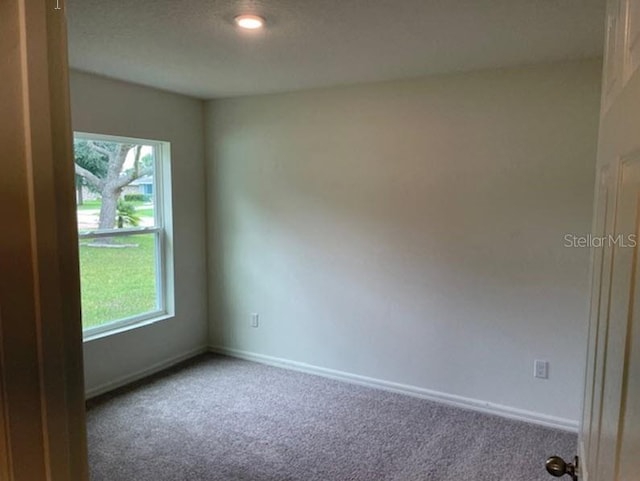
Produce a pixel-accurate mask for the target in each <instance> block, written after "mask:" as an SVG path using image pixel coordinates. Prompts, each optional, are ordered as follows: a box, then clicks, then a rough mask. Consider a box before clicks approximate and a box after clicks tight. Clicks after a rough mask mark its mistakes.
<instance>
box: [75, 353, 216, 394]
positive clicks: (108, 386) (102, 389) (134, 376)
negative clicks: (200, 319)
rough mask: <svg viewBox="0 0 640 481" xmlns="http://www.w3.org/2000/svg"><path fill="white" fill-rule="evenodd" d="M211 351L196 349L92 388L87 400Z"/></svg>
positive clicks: (87, 391) (88, 392)
mask: <svg viewBox="0 0 640 481" xmlns="http://www.w3.org/2000/svg"><path fill="white" fill-rule="evenodd" d="M207 351H209V348H207V347H206V346H202V347H198V348H196V349H191V350H190V351H187V352H185V353H183V354H180V355H178V356H174V357H172V358H170V359H166V360H164V361H162V362H158V363H156V364H153V365H151V366H149V367H147V368H145V369H141V370H139V371H136V372H134V373H131V374H127V375H126V376H122V377H119V378H117V379H114V380H113V381H109V382H106V383H104V384H100V385H99V386H95V387H92V388H91V389H87V390H86V391H85V398H86V399H91V398H92V397H96V396H99V395H100V394H104V393H106V392H109V391H113V390H114V389H117V388H119V387H122V386H126V385H127V384H131V383H132V382H135V381H138V380H140V379H143V378H145V377H147V376H151V375H152V374H155V373H157V372H160V371H163V370H165V369H168V368H170V367H171V366H174V365H176V364H179V363H181V362H182V361H186V360H187V359H190V358H192V357H195V356H197V355H199V354H204V353H205V352H207Z"/></svg>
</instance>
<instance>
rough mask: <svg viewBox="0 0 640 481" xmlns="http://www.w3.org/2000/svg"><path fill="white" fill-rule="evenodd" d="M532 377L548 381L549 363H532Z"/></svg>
mask: <svg viewBox="0 0 640 481" xmlns="http://www.w3.org/2000/svg"><path fill="white" fill-rule="evenodd" d="M533 377H537V378H539V379H549V362H548V361H540V360H539V359H536V360H535V361H534V362H533Z"/></svg>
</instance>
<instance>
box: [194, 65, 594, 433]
mask: <svg viewBox="0 0 640 481" xmlns="http://www.w3.org/2000/svg"><path fill="white" fill-rule="evenodd" d="M600 68H601V66H600V61H598V60H594V61H582V62H573V63H564V64H551V65H543V66H534V67H528V68H519V69H509V70H494V71H483V72H478V73H471V74H460V75H450V76H442V77H433V78H427V79H421V80H411V81H396V82H386V83H378V84H369V85H360V86H352V87H343V88H333V89H323V90H313V91H306V92H297V93H289V94H278V95H265V96H255V97H245V98H233V99H225V100H219V101H212V102H209V103H208V104H207V107H206V139H207V156H208V159H207V162H208V168H207V172H208V193H209V195H208V216H209V228H210V231H209V235H210V237H209V249H210V250H209V262H210V277H209V280H210V284H209V289H210V291H209V294H210V328H211V333H210V336H211V343H212V345H217V346H223V347H225V348H228V349H236V350H240V351H245V352H249V353H256V354H260V355H266V356H274V357H276V358H280V359H285V360H293V361H297V362H303V363H308V364H311V365H313V366H320V367H323V368H328V369H335V370H339V371H345V372H347V373H353V374H357V375H362V376H368V377H372V378H376V379H380V380H385V381H393V382H396V383H402V384H406V385H410V386H416V387H419V388H425V389H430V390H435V391H437V392H441V393H447V394H450V395H456V396H462V397H463V398H466V399H472V400H479V401H481V402H488V403H493V404H499V405H503V406H506V407H508V408H515V409H520V410H526V411H531V412H534V413H537V414H541V415H543V416H553V417H558V418H562V419H563V420H565V421H568V422H569V423H572V422H577V420H578V418H579V410H580V402H581V397H582V383H583V371H584V357H585V354H584V350H585V345H586V326H587V314H588V312H587V304H588V302H587V297H588V279H587V277H588V263H589V261H588V258H589V255H588V252H587V251H586V250H578V249H567V248H564V247H563V234H564V233H568V232H569V233H587V232H589V231H590V223H591V210H592V192H593V184H594V164H595V157H596V139H597V127H598V108H599V89H600ZM251 312H258V313H259V314H260V316H261V326H260V327H259V328H258V329H252V328H251V327H250V326H249V319H250V313H251ZM534 359H546V360H548V361H550V365H551V368H550V378H549V379H548V380H539V379H534V378H533V376H532V374H533V361H534Z"/></svg>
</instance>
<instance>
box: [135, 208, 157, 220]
mask: <svg viewBox="0 0 640 481" xmlns="http://www.w3.org/2000/svg"><path fill="white" fill-rule="evenodd" d="M136 215H137V216H138V217H151V218H153V207H145V208H144V209H142V208H140V207H136Z"/></svg>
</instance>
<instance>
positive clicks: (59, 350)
mask: <svg viewBox="0 0 640 481" xmlns="http://www.w3.org/2000/svg"><path fill="white" fill-rule="evenodd" d="M56 7H61V8H60V9H57V8H56ZM0 62H1V63H0V79H2V86H1V87H0V106H1V109H0V111H1V112H2V115H1V116H0V146H1V148H2V150H1V152H2V153H1V154H0V158H1V160H2V163H1V167H2V171H1V172H2V173H1V174H0V219H1V220H2V223H3V229H2V234H1V235H0V479H2V480H5V479H6V480H8V481H31V480H34V481H35V480H47V481H71V480H73V481H84V480H87V479H88V468H87V451H86V428H85V409H84V379H83V365H82V324H81V314H80V280H79V268H78V238H77V231H76V225H75V224H76V222H75V197H74V196H75V190H74V170H73V144H72V130H71V121H70V117H71V114H70V106H69V76H68V61H67V39H66V19H65V10H64V2H63V0H59V1H58V2H57V1H56V0H6V1H2V2H0Z"/></svg>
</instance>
